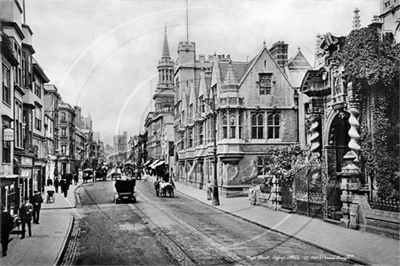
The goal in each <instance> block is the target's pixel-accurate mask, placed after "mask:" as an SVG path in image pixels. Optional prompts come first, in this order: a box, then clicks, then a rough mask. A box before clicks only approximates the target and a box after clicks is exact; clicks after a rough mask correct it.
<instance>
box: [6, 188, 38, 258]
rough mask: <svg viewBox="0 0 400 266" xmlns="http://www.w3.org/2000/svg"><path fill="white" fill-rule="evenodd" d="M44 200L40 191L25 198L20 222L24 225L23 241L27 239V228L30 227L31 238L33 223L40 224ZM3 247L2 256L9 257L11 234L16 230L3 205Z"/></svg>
mask: <svg viewBox="0 0 400 266" xmlns="http://www.w3.org/2000/svg"><path fill="white" fill-rule="evenodd" d="M42 203H43V198H42V194H41V193H40V192H39V191H36V190H35V191H34V194H33V195H32V196H31V197H30V198H28V197H24V199H23V204H22V205H21V207H20V209H19V222H20V223H21V225H22V231H21V239H24V238H25V232H26V226H27V227H28V233H29V236H32V228H31V221H32V218H33V223H35V224H39V218H40V209H41V207H42ZM0 223H1V232H0V234H1V245H2V255H3V256H7V250H8V242H9V238H10V233H11V231H12V230H13V228H14V219H13V218H12V217H11V215H10V214H9V213H8V212H7V210H6V208H5V207H4V206H3V204H1V220H0Z"/></svg>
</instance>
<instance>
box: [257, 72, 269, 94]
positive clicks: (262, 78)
mask: <svg viewBox="0 0 400 266" xmlns="http://www.w3.org/2000/svg"><path fill="white" fill-rule="evenodd" d="M258 75H259V76H258V77H259V80H258V86H259V90H260V95H267V94H271V84H272V74H270V73H260V74H258Z"/></svg>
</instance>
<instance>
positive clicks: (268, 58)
mask: <svg viewBox="0 0 400 266" xmlns="http://www.w3.org/2000/svg"><path fill="white" fill-rule="evenodd" d="M186 46H188V48H190V49H186ZM287 49H288V45H287V44H285V43H283V42H278V43H275V44H274V45H273V46H272V47H271V48H270V49H267V47H266V46H265V44H264V45H263V47H262V49H261V50H260V52H259V54H257V55H256V56H255V57H254V58H253V59H252V60H250V61H249V62H239V61H233V60H232V58H231V57H230V56H229V55H227V56H224V55H214V56H213V57H209V59H210V61H208V60H205V57H204V56H199V58H198V59H197V60H195V61H193V59H195V58H196V57H195V56H194V55H195V49H194V43H190V44H188V43H180V45H179V48H178V57H179V58H178V60H177V62H179V63H182V64H183V66H182V67H181V68H180V67H179V66H180V65H179V63H178V66H177V68H176V72H175V79H176V84H177V85H176V91H177V94H178V98H177V99H178V101H177V102H176V118H175V119H176V120H175V123H176V129H177V131H176V133H177V134H176V137H178V140H177V144H178V145H177V146H178V148H177V157H178V164H177V172H178V176H179V178H180V179H181V180H184V181H185V182H190V183H192V184H196V185H198V186H199V187H200V188H202V187H203V185H204V184H205V183H206V182H207V181H209V180H210V181H213V180H214V174H213V173H214V168H213V167H214V157H213V152H214V151H213V150H214V144H213V143H214V142H213V131H214V126H213V119H214V117H215V116H216V119H217V122H216V136H217V143H216V145H217V157H218V164H217V166H216V167H217V179H218V186H219V187H220V190H221V193H222V195H223V196H225V197H234V196H246V195H247V191H248V188H249V187H250V186H251V184H252V182H256V183H260V182H262V180H263V178H264V174H265V173H264V172H263V169H264V165H265V162H264V161H263V159H262V158H263V157H264V156H265V154H267V153H268V151H269V150H271V149H272V148H274V147H277V146H282V145H291V144H294V143H298V142H299V135H298V132H299V125H298V119H299V111H298V106H297V105H298V99H297V98H298V97H297V96H296V91H295V88H296V86H297V87H298V86H299V77H298V76H297V74H298V73H296V74H293V73H291V72H292V69H293V68H294V67H293V64H294V62H296V63H298V64H299V66H300V65H301V68H302V69H303V70H304V69H310V68H311V67H310V65H309V64H308V62H307V61H306V60H305V58H304V56H303V55H302V53H301V52H300V51H298V53H297V54H296V56H295V57H294V58H293V59H291V60H290V63H291V64H292V65H290V64H289V59H288V56H287ZM187 51H190V52H192V53H193V56H187V53H188V52H187ZM179 52H181V53H183V54H184V56H182V60H192V62H190V61H183V62H181V57H180V56H181V54H180V53H179ZM189 62H190V63H189ZM185 64H186V65H189V66H196V67H195V68H193V67H191V68H190V67H185ZM296 71H298V69H296ZM303 75H304V72H303ZM196 77H197V78H196ZM300 77H301V73H300ZM185 79H186V80H187V79H192V80H190V81H191V82H190V85H189V83H185V82H183V85H182V82H181V81H182V80H185ZM179 80H180V81H179ZM300 80H301V79H300ZM178 84H179V85H178ZM206 102H207V103H206Z"/></svg>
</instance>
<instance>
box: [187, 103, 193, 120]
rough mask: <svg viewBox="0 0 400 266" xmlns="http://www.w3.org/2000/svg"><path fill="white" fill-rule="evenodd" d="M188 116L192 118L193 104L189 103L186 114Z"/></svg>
mask: <svg viewBox="0 0 400 266" xmlns="http://www.w3.org/2000/svg"><path fill="white" fill-rule="evenodd" d="M188 118H189V119H192V118H193V104H192V103H191V104H190V105H189V114H188Z"/></svg>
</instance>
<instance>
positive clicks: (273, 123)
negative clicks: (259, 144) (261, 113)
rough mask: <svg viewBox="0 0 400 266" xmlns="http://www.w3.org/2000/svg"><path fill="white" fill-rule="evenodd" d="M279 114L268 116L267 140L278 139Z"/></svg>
mask: <svg viewBox="0 0 400 266" xmlns="http://www.w3.org/2000/svg"><path fill="white" fill-rule="evenodd" d="M279 130H280V114H279V113H275V114H268V139H279Z"/></svg>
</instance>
